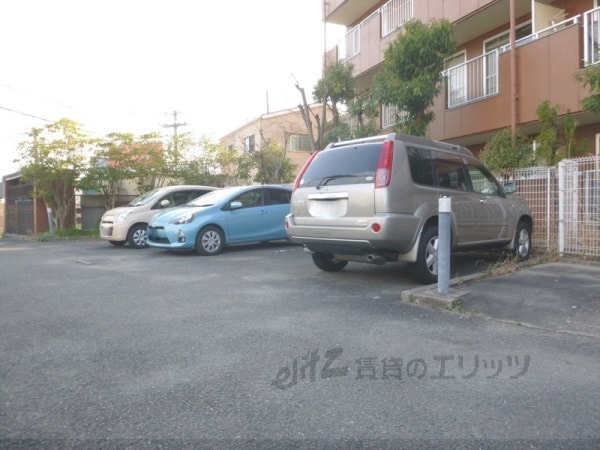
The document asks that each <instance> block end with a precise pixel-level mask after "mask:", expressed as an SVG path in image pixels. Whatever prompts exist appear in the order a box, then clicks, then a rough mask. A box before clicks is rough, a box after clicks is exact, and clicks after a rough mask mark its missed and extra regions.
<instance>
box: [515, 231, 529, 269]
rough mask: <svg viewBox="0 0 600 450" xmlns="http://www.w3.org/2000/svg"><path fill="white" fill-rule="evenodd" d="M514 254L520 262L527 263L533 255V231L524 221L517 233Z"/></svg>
mask: <svg viewBox="0 0 600 450" xmlns="http://www.w3.org/2000/svg"><path fill="white" fill-rule="evenodd" d="M513 254H514V255H515V257H516V258H517V259H518V260H519V261H527V260H528V259H529V255H530V254H531V229H530V228H529V225H527V223H525V222H523V221H521V222H519V224H518V225H517V230H516V231H515V245H514V247H513Z"/></svg>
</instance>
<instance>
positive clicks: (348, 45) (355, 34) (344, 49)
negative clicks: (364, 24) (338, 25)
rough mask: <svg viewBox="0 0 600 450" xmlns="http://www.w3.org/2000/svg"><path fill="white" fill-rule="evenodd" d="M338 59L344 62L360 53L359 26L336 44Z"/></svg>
mask: <svg viewBox="0 0 600 450" xmlns="http://www.w3.org/2000/svg"><path fill="white" fill-rule="evenodd" d="M338 49H339V51H338V59H339V60H340V61H346V60H348V59H350V58H352V57H354V56H356V55H358V54H359V53H360V24H359V25H356V26H355V27H354V28H352V29H351V30H350V31H348V32H347V33H346V35H345V36H344V37H343V38H342V40H341V41H340V42H339V43H338Z"/></svg>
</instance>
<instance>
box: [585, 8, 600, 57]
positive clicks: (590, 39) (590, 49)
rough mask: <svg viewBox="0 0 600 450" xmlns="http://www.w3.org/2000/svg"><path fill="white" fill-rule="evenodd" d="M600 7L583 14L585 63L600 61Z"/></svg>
mask: <svg viewBox="0 0 600 450" xmlns="http://www.w3.org/2000/svg"><path fill="white" fill-rule="evenodd" d="M599 22H600V7H599V8H596V9H592V10H590V11H588V12H586V13H584V14H583V58H584V64H585V65H586V66H589V65H590V64H596V63H598V62H600V55H599V52H600V47H599V42H600V27H599V26H598V23H599Z"/></svg>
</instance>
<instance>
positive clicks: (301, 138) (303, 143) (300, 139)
mask: <svg viewBox="0 0 600 450" xmlns="http://www.w3.org/2000/svg"><path fill="white" fill-rule="evenodd" d="M288 142H289V144H288V149H289V150H295V151H310V150H311V145H310V137H309V136H308V134H290V135H289V136H288Z"/></svg>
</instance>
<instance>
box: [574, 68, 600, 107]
mask: <svg viewBox="0 0 600 450" xmlns="http://www.w3.org/2000/svg"><path fill="white" fill-rule="evenodd" d="M575 79H576V80H577V81H578V82H579V83H581V85H582V86H584V87H589V88H590V91H591V92H590V95H589V96H587V97H586V98H584V99H583V100H582V102H581V107H582V109H583V110H584V111H585V112H589V113H592V114H600V65H598V64H593V65H590V66H587V67H586V68H585V69H583V70H581V71H580V72H577V73H576V74H575Z"/></svg>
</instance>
